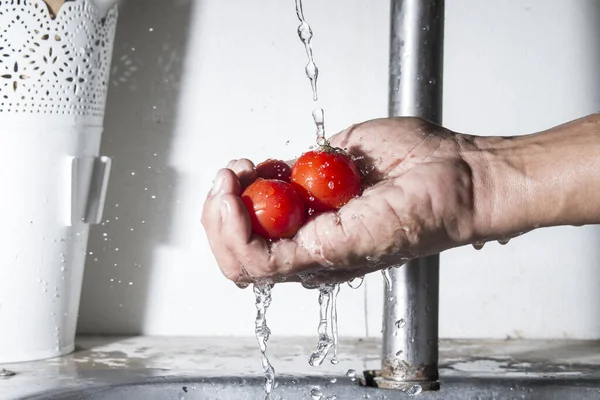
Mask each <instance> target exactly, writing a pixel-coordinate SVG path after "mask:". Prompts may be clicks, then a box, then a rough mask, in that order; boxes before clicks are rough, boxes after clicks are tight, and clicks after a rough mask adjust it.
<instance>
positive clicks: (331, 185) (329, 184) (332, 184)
mask: <svg viewBox="0 0 600 400" xmlns="http://www.w3.org/2000/svg"><path fill="white" fill-rule="evenodd" d="M327 187H328V188H329V189H331V190H333V189H334V188H335V184H334V183H333V181H329V183H328V184H327Z"/></svg>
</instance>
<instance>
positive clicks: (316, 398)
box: [310, 388, 323, 400]
mask: <svg viewBox="0 0 600 400" xmlns="http://www.w3.org/2000/svg"><path fill="white" fill-rule="evenodd" d="M310 396H311V397H312V398H313V400H321V398H322V397H323V394H322V393H321V391H320V390H319V389H318V388H312V389H311V391H310Z"/></svg>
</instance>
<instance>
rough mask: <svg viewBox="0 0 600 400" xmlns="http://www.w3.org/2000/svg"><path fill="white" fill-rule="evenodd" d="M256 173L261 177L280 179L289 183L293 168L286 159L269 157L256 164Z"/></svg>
mask: <svg viewBox="0 0 600 400" xmlns="http://www.w3.org/2000/svg"><path fill="white" fill-rule="evenodd" d="M256 173H257V175H258V177H259V178H264V179H279V180H280V181H284V182H288V183H289V182H290V177H291V175H292V168H291V167H290V166H289V165H288V164H287V163H286V162H284V161H281V160H272V159H269V160H266V161H263V162H261V163H260V164H258V165H257V166H256Z"/></svg>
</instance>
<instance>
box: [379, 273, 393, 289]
mask: <svg viewBox="0 0 600 400" xmlns="http://www.w3.org/2000/svg"><path fill="white" fill-rule="evenodd" d="M381 275H383V280H384V281H385V287H386V288H387V290H388V291H389V290H392V278H391V277H390V269H389V268H384V269H382V270H381Z"/></svg>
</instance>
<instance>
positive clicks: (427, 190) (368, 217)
mask: <svg viewBox="0 0 600 400" xmlns="http://www.w3.org/2000/svg"><path fill="white" fill-rule="evenodd" d="M330 143H331V145H332V146H334V147H341V148H346V149H347V151H348V152H349V153H350V154H352V155H353V156H355V157H357V161H356V163H357V165H358V167H359V168H360V170H361V172H362V174H363V179H362V183H363V186H364V191H363V193H362V195H361V196H360V197H357V198H355V199H352V200H351V201H350V202H348V203H347V204H346V205H345V206H343V207H342V208H341V209H340V210H338V211H337V212H326V213H322V214H319V215H316V216H314V217H313V218H311V219H310V220H309V221H308V222H307V223H306V224H305V225H304V226H303V227H302V228H301V229H300V230H299V231H298V233H297V234H296V236H295V237H294V238H292V239H282V240H279V241H275V242H270V241H267V240H265V239H263V238H262V237H260V236H258V235H255V234H253V233H252V231H251V226H250V219H249V215H248V213H247V211H246V208H245V206H244V204H243V203H242V201H241V198H240V195H241V193H242V190H243V188H244V187H246V186H247V185H249V184H250V183H251V182H253V181H254V180H255V179H256V171H255V170H254V165H253V163H252V162H251V161H249V160H245V159H243V160H235V161H232V162H230V163H229V165H228V168H226V169H223V170H221V171H219V172H218V174H217V177H216V179H215V184H214V187H213V189H212V190H211V193H209V195H208V197H207V199H206V202H205V205H204V210H203V216H202V223H203V225H204V227H205V230H206V233H207V236H208V239H209V242H210V246H211V250H212V251H213V253H214V255H215V258H216V260H217V263H218V265H219V267H220V269H221V271H222V272H223V274H224V275H225V276H226V277H227V278H228V279H230V280H232V281H234V282H236V283H238V284H240V285H243V284H247V283H250V282H256V281H260V280H268V281H272V282H280V281H301V282H303V284H305V285H307V286H314V285H317V284H320V283H333V282H342V281H346V280H349V279H352V278H354V277H358V276H362V275H365V274H367V273H369V272H372V271H375V270H378V269H382V268H387V267H390V266H397V265H401V264H403V263H405V262H406V261H408V260H410V259H412V258H416V257H422V256H426V255H430V254H435V253H437V252H440V251H442V250H445V249H448V248H451V247H456V246H459V245H463V244H466V243H470V242H471V241H472V240H473V238H474V232H475V217H476V215H475V214H476V209H475V208H476V207H475V203H474V187H473V176H472V170H471V167H470V165H469V163H468V162H467V161H466V160H465V159H464V158H463V156H462V151H463V150H464V148H465V147H468V143H469V137H468V136H465V135H459V134H455V133H453V132H451V131H449V130H447V129H444V128H442V127H440V126H437V125H434V124H431V123H428V122H426V121H424V120H421V119H417V118H388V119H379V120H373V121H368V122H365V123H361V124H358V125H354V126H352V127H351V128H349V129H347V130H345V131H343V132H340V133H338V134H336V135H334V136H333V137H332V138H331V139H330Z"/></svg>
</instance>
